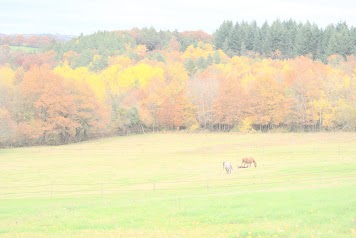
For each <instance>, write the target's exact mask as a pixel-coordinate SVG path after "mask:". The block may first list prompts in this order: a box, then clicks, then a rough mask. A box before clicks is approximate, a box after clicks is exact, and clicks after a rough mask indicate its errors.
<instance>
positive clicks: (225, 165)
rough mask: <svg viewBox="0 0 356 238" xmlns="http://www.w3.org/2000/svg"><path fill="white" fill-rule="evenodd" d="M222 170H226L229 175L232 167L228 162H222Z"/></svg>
mask: <svg viewBox="0 0 356 238" xmlns="http://www.w3.org/2000/svg"><path fill="white" fill-rule="evenodd" d="M223 169H225V170H226V173H227V174H231V173H232V171H233V169H232V165H231V163H230V162H223Z"/></svg>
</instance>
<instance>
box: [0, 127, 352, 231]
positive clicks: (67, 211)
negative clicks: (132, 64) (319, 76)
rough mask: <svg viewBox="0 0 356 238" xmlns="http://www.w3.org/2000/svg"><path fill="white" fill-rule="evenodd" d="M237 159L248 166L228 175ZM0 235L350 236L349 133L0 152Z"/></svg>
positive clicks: (134, 139) (157, 139)
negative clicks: (251, 162)
mask: <svg viewBox="0 0 356 238" xmlns="http://www.w3.org/2000/svg"><path fill="white" fill-rule="evenodd" d="M246 156H252V157H254V158H255V159H256V160H257V168H248V169H237V166H238V165H240V164H241V158H242V157H246ZM223 161H231V162H232V164H233V166H234V173H233V174H231V175H227V174H226V173H224V171H223V170H222V162H223ZM0 237H11V238H12V237H231V238H232V237H249V238H251V237H328V238H332V237H335V238H336V237H337V238H343V237H345V238H346V237H348V238H349V237H356V134H355V133H318V134H247V135H243V134H213V133H212V134H179V133H177V134H153V135H136V136H128V137H117V138H107V139H101V140H97V141H91V142H85V143H78V144H72V145H65V146H57V147H31V148H17V149H4V150H0Z"/></svg>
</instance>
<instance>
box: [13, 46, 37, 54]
mask: <svg viewBox="0 0 356 238" xmlns="http://www.w3.org/2000/svg"><path fill="white" fill-rule="evenodd" d="M10 48H11V49H12V50H14V51H23V52H26V53H36V52H38V51H39V49H38V48H33V47H28V46H14V45H12V46H10Z"/></svg>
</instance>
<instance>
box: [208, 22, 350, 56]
mask: <svg viewBox="0 0 356 238" xmlns="http://www.w3.org/2000/svg"><path fill="white" fill-rule="evenodd" d="M214 44H215V47H216V48H218V49H222V50H224V51H225V52H226V53H227V54H228V55H229V56H234V55H240V56H241V55H242V56H253V55H255V54H259V55H262V56H263V57H272V58H279V59H288V58H294V57H296V56H301V55H310V57H311V58H313V59H319V60H322V61H323V62H326V60H327V57H328V56H330V55H333V54H338V55H341V56H343V57H346V56H348V55H351V54H355V53H356V28H355V27H353V26H351V27H349V26H348V25H347V24H346V23H345V22H340V23H338V24H336V25H334V24H330V25H328V26H327V27H325V29H323V28H320V27H318V26H317V25H316V24H311V23H310V22H305V23H297V22H296V21H294V20H288V21H280V20H275V21H274V22H272V23H271V24H268V22H265V23H264V24H263V25H262V26H258V25H257V23H256V22H244V21H243V22H236V23H233V22H232V21H225V22H223V23H222V24H221V25H220V27H219V28H218V29H217V30H216V32H215V33H214Z"/></svg>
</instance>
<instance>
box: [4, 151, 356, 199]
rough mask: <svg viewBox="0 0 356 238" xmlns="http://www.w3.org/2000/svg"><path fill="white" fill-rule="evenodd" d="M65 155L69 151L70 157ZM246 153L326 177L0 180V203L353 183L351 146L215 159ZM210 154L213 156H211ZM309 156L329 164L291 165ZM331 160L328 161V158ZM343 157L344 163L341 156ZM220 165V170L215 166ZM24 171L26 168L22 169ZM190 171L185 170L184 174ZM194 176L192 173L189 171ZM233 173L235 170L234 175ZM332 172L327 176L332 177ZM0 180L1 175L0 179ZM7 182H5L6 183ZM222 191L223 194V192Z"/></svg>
mask: <svg viewBox="0 0 356 238" xmlns="http://www.w3.org/2000/svg"><path fill="white" fill-rule="evenodd" d="M152 149H154V153H157V151H156V149H157V150H159V149H161V147H157V148H151V150H152ZM29 150H33V152H37V150H38V151H39V152H41V148H39V149H31V148H30V149H29ZM49 150H53V151H58V152H63V151H62V149H58V148H56V147H54V148H53V149H52V148H51V149H49ZM70 151H71V150H69V151H68V152H70ZM249 152H253V153H254V154H256V155H260V157H261V160H259V161H258V167H262V168H263V169H266V170H267V169H273V168H274V167H275V166H276V165H278V164H280V163H283V167H284V168H287V167H291V168H292V167H294V168H296V167H299V166H301V167H302V166H306V167H309V166H318V167H319V171H321V172H323V168H324V167H325V168H326V169H327V170H326V171H325V173H321V174H320V173H319V174H317V175H315V174H312V173H311V172H308V171H304V170H299V169H296V170H295V171H292V172H289V174H288V175H285V174H284V175H279V176H275V175H274V176H269V175H266V173H265V172H264V173H257V174H253V173H251V174H250V175H248V176H245V177H242V176H229V175H224V176H221V177H220V178H218V177H216V176H215V177H206V178H204V179H193V178H191V179H189V177H186V179H184V180H174V179H172V180H166V181H148V182H147V181H136V182H132V181H131V182H128V181H111V182H107V181H100V182H93V183H70V184H69V183H56V182H49V183H44V184H21V185H18V184H16V185H15V184H9V183H6V182H1V181H0V199H16V198H37V197H45V198H60V197H70V196H100V197H104V196H109V195H120V194H123V193H130V192H160V191H161V192H185V191H191V190H196V191H198V192H202V191H204V192H210V193H213V192H226V191H230V190H231V189H232V188H234V189H241V188H243V187H251V186H255V187H258V186H260V187H261V186H262V187H271V186H274V185H283V186H284V185H285V186H291V185H298V184H303V183H308V182H314V183H318V184H323V183H325V182H330V183H333V182H336V183H338V182H348V183H355V181H356V168H355V165H354V164H355V162H356V150H355V149H354V148H350V146H347V145H343V144H335V145H334V146H326V145H317V144H314V145H310V146H306V147H303V148H300V147H299V148H288V149H287V148H286V149H284V148H283V147H281V148H278V150H277V153H278V157H277V158H274V159H273V160H272V161H270V162H269V161H264V160H263V157H265V156H268V155H269V153H272V154H275V153H276V148H274V149H271V148H270V147H268V146H259V145H258V144H256V145H251V146H249V147H246V146H245V147H244V148H243V149H239V148H237V151H236V152H231V151H228V152H223V153H220V152H219V153H220V157H219V159H220V160H222V159H228V160H230V161H232V162H234V166H236V165H239V164H238V163H241V159H240V158H238V156H236V155H238V154H248V153H249ZM97 153H98V154H99V155H100V154H101V153H103V154H108V152H105V151H100V150H99V151H97ZM142 153H145V150H144V151H140V149H138V150H137V151H135V152H132V151H131V152H129V151H125V152H121V153H120V154H118V155H117V156H118V157H120V156H121V157H125V158H126V159H132V158H135V157H139V156H141V155H142ZM160 153H166V152H165V150H163V151H160ZM189 153H191V151H190V150H189V149H187V150H186V151H182V156H184V155H185V154H187V155H189ZM211 153H212V154H211ZM305 153H309V156H310V157H312V155H313V154H317V153H326V154H327V155H328V156H329V157H328V158H327V159H321V158H320V156H319V155H318V156H317V157H316V158H313V159H311V160H310V162H309V161H308V160H307V161H293V160H294V159H295V158H294V157H295V156H299V154H305ZM214 155H215V152H214V151H213V152H212V151H206V152H201V155H200V156H202V157H205V156H209V157H211V156H214ZM284 155H289V156H288V157H283V156H284ZM330 155H332V156H330ZM344 156H346V158H345V157H344ZM339 161H340V162H342V163H350V164H351V165H353V166H350V167H346V168H343V171H342V176H341V175H340V176H336V175H334V176H332V172H335V173H336V172H337V173H338V174H341V172H340V171H332V168H330V167H329V166H328V165H329V164H333V163H340V162H339ZM217 166H218V165H217ZM22 168H23V169H26V167H22ZM188 170H189V168H188V169H187V171H188ZM192 171H193V169H192ZM235 171H236V170H235ZM199 172H200V173H202V174H203V173H208V172H209V169H208V168H202V169H201V170H200V171H199ZM330 172H331V173H330ZM21 174H22V173H21V172H11V175H12V176H17V175H18V176H21ZM0 179H1V175H0ZM7 182H8V181H7ZM224 189H226V191H224Z"/></svg>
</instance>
